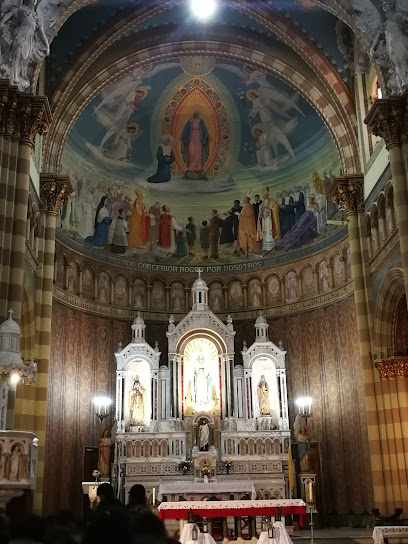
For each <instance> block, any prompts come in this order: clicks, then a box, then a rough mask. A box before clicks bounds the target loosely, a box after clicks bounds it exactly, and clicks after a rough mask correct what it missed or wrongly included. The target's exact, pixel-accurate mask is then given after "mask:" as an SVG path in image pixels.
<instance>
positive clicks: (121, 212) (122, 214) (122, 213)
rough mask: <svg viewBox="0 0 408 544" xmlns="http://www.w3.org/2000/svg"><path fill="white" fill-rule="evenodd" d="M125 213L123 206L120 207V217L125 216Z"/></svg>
mask: <svg viewBox="0 0 408 544" xmlns="http://www.w3.org/2000/svg"><path fill="white" fill-rule="evenodd" d="M124 215H125V210H124V209H123V208H119V217H123V216H124Z"/></svg>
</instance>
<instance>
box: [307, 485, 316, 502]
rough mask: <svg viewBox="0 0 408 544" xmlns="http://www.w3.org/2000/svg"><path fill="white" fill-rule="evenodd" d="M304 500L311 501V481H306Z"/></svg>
mask: <svg viewBox="0 0 408 544" xmlns="http://www.w3.org/2000/svg"><path fill="white" fill-rule="evenodd" d="M306 502H308V503H313V502H314V500H313V482H307V484H306Z"/></svg>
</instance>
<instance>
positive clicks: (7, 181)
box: [0, 81, 51, 322]
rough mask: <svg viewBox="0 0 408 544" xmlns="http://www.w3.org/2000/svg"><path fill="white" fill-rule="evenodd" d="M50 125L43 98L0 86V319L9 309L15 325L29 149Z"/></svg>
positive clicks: (19, 299) (18, 314)
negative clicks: (10, 308) (11, 310)
mask: <svg viewBox="0 0 408 544" xmlns="http://www.w3.org/2000/svg"><path fill="white" fill-rule="evenodd" d="M50 121H51V112H50V108H49V105H48V100H47V98H46V97H41V96H34V95H32V94H30V93H19V92H17V90H16V89H15V87H11V86H10V85H9V84H8V83H7V82H5V81H2V82H0V136H1V140H0V144H1V145H2V148H1V150H0V151H1V162H0V169H1V170H0V171H1V176H0V179H1V181H0V232H1V233H2V234H1V279H0V315H5V314H6V311H7V310H8V307H9V306H10V307H12V309H13V310H14V314H13V316H14V319H15V320H16V321H17V322H19V321H20V318H21V304H22V297H23V278H24V258H25V250H26V233H27V207H28V191H29V186H30V157H31V149H32V148H33V145H34V140H35V137H36V135H37V134H43V133H44V132H46V131H47V129H48V126H49V123H50Z"/></svg>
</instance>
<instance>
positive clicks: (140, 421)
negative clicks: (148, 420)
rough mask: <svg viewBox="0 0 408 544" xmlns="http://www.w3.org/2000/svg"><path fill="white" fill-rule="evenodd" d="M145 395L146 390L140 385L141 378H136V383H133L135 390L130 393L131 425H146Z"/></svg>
mask: <svg viewBox="0 0 408 544" xmlns="http://www.w3.org/2000/svg"><path fill="white" fill-rule="evenodd" d="M145 393H146V389H145V388H144V387H143V385H142V384H141V383H140V381H139V376H136V378H135V381H134V383H133V388H132V390H131V392H130V401H129V410H130V424H131V425H144V416H145V406H144V405H145Z"/></svg>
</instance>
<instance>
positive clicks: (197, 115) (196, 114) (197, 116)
mask: <svg viewBox="0 0 408 544" xmlns="http://www.w3.org/2000/svg"><path fill="white" fill-rule="evenodd" d="M193 117H194V119H199V118H200V112H199V111H197V110H196V111H195V112H194V113H193Z"/></svg>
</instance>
